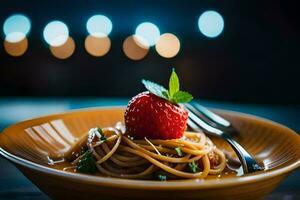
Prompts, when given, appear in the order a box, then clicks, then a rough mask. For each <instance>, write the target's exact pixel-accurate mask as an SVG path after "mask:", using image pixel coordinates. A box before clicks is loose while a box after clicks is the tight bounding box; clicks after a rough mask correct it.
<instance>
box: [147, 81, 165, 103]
mask: <svg viewBox="0 0 300 200" xmlns="http://www.w3.org/2000/svg"><path fill="white" fill-rule="evenodd" d="M142 83H143V84H144V86H145V87H146V88H147V90H148V91H149V92H151V93H153V94H155V95H156V96H159V97H161V98H164V99H167V100H168V96H169V95H167V94H168V91H167V90H166V88H164V87H163V86H161V85H159V84H157V83H154V82H152V81H148V80H145V79H143V80H142Z"/></svg>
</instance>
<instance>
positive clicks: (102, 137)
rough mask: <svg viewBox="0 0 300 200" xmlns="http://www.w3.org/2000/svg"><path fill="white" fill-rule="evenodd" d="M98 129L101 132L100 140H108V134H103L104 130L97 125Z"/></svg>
mask: <svg viewBox="0 0 300 200" xmlns="http://www.w3.org/2000/svg"><path fill="white" fill-rule="evenodd" d="M97 131H98V132H99V134H100V136H101V137H100V140H101V141H105V140H107V138H106V136H105V135H104V134H103V132H102V129H101V128H100V127H97Z"/></svg>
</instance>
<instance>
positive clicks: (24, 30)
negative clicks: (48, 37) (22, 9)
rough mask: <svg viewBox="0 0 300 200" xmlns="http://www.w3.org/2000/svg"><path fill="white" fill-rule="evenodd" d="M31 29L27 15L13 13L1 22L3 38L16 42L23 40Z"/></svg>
mask: <svg viewBox="0 0 300 200" xmlns="http://www.w3.org/2000/svg"><path fill="white" fill-rule="evenodd" d="M30 29H31V23H30V20H29V19H28V17H26V16H24V15H21V14H15V15H12V16H10V17H8V18H7V19H6V20H5V22H4V24H3V32H4V34H5V40H6V41H8V42H12V43H16V42H20V41H21V40H23V39H24V38H25V37H26V35H27V34H28V33H29V31H30Z"/></svg>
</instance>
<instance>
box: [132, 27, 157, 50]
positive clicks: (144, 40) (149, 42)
mask: <svg viewBox="0 0 300 200" xmlns="http://www.w3.org/2000/svg"><path fill="white" fill-rule="evenodd" d="M135 36H136V39H137V40H138V42H140V43H141V44H142V45H144V46H154V45H155V44H156V42H157V41H158V39H159V36H160V31H159V28H158V27H157V26H156V25H155V24H153V23H150V22H144V23H141V24H140V25H138V27H137V28H136V30H135Z"/></svg>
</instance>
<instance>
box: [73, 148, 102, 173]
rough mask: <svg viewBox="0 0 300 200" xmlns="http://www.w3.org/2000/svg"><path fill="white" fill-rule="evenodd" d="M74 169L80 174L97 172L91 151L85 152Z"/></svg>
mask: <svg viewBox="0 0 300 200" xmlns="http://www.w3.org/2000/svg"><path fill="white" fill-rule="evenodd" d="M76 169H77V170H78V171H79V172H82V173H89V174H91V173H95V172H96V171H97V167H96V159H95V158H94V156H93V153H92V151H89V150H88V151H86V152H85V153H84V155H83V156H82V158H80V160H79V161H78V164H77V167H76Z"/></svg>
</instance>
